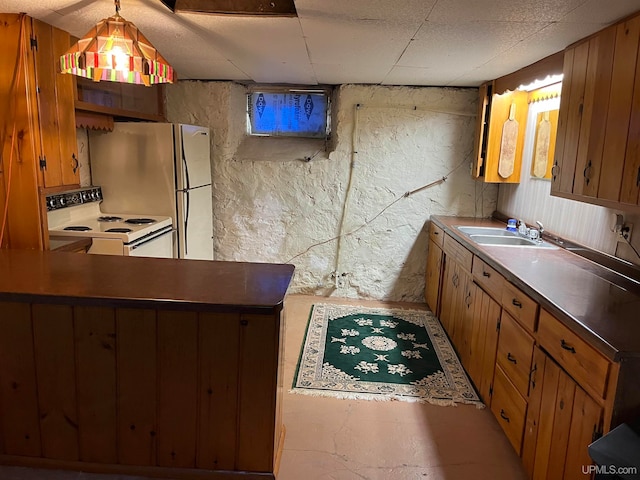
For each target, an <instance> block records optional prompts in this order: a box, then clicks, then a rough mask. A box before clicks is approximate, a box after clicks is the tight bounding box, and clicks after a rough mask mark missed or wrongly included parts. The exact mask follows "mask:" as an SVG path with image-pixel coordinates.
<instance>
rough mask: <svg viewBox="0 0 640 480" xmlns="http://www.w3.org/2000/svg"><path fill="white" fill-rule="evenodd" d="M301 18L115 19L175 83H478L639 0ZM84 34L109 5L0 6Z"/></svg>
mask: <svg viewBox="0 0 640 480" xmlns="http://www.w3.org/2000/svg"><path fill="white" fill-rule="evenodd" d="M295 5H296V9H297V12H298V17H297V18H296V17H251V16H239V15H230V16H229V15H225V16H221V15H210V14H197V13H184V12H178V13H173V12H172V11H171V10H169V9H168V8H167V7H166V6H165V5H163V4H162V2H161V1H160V0H121V7H122V8H121V12H120V13H121V15H122V16H123V17H124V18H125V19H127V20H129V21H132V22H133V23H135V24H136V26H137V27H138V28H139V29H140V31H142V32H143V33H144V35H145V36H146V37H147V38H148V39H149V40H150V41H151V42H152V43H153V44H154V46H155V47H156V48H157V49H158V51H159V52H160V53H161V54H162V55H163V56H164V57H165V58H166V59H167V60H168V61H169V63H171V65H172V66H173V67H174V68H175V69H176V71H177V73H178V78H180V79H190V78H191V79H200V80H235V81H241V82H257V83H274V84H277V83H288V84H303V85H305V84H306V85H315V84H336V85H337V84H343V83H363V84H385V85H433V86H438V85H441V86H477V85H479V84H480V83H481V82H482V81H485V80H489V79H492V78H496V77H499V76H502V75H505V74H507V73H510V72H512V71H514V70H517V69H519V68H522V67H524V66H526V65H529V64H530V63H533V62H535V61H537V60H539V59H541V58H544V57H546V56H548V55H551V54H553V53H555V52H558V51H561V50H563V49H564V48H565V47H566V46H567V45H569V44H571V43H573V42H575V41H576V40H579V39H581V38H584V37H585V36H587V35H589V34H591V33H594V32H596V31H598V30H600V29H601V28H603V27H605V26H606V25H609V24H611V23H613V22H615V21H617V20H619V19H620V18H623V17H625V16H627V15H629V14H632V13H634V12H636V11H638V10H640V1H639V0H606V1H603V0H396V1H389V0H295ZM0 11H3V12H14V13H17V12H26V13H27V14H29V15H31V16H33V17H35V18H38V19H41V20H43V21H45V22H48V23H50V24H52V25H54V26H56V27H59V28H62V29H64V30H67V31H69V32H70V33H71V34H72V35H75V36H78V37H80V36H83V35H84V34H85V33H86V32H87V31H88V30H89V29H90V28H92V27H93V26H94V25H95V24H96V23H97V22H98V21H99V20H101V19H103V18H105V17H108V16H111V15H113V14H114V12H115V7H114V3H113V0H0Z"/></svg>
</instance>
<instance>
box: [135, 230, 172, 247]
mask: <svg viewBox="0 0 640 480" xmlns="http://www.w3.org/2000/svg"><path fill="white" fill-rule="evenodd" d="M173 232H175V229H173V228H169V229H167V230H158V231H157V232H154V233H152V234H149V235H148V236H146V237H143V239H142V241H141V242H138V243H133V244H129V248H130V249H131V250H135V249H136V248H139V247H141V246H142V245H144V244H145V243H149V242H153V241H154V240H157V239H158V238H160V237H162V236H164V235H167V234H171V233H173ZM156 233H157V235H156Z"/></svg>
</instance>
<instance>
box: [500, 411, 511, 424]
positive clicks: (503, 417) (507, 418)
mask: <svg viewBox="0 0 640 480" xmlns="http://www.w3.org/2000/svg"><path fill="white" fill-rule="evenodd" d="M500 416H501V417H502V419H503V420H505V421H506V422H507V423H509V422H511V420H509V417H507V414H506V413H504V410H502V409H500Z"/></svg>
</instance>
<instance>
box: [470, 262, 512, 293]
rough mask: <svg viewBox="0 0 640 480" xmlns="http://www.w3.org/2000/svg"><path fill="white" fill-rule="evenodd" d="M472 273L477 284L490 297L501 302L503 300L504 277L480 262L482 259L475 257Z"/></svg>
mask: <svg viewBox="0 0 640 480" xmlns="http://www.w3.org/2000/svg"><path fill="white" fill-rule="evenodd" d="M472 273H473V279H474V280H475V281H476V283H477V284H478V285H480V286H481V287H482V289H483V290H484V291H485V292H487V293H488V294H489V295H490V296H492V297H493V298H495V299H497V300H498V302H500V301H501V299H502V288H503V284H504V281H505V280H504V277H503V276H502V275H500V274H499V273H498V272H496V271H495V270H494V269H493V268H491V267H490V266H489V265H487V264H486V263H484V262H483V261H482V260H480V257H473V270H472Z"/></svg>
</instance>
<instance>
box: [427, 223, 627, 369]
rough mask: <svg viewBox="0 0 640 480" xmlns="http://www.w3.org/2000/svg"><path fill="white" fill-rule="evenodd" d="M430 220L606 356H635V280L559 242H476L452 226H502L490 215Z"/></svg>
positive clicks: (619, 357) (613, 357)
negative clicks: (539, 245)
mask: <svg viewBox="0 0 640 480" xmlns="http://www.w3.org/2000/svg"><path fill="white" fill-rule="evenodd" d="M431 220H432V221H433V222H434V223H435V224H436V225H438V226H439V227H441V228H443V229H444V230H445V231H446V232H447V233H448V234H450V235H451V236H452V237H454V238H455V239H456V240H458V241H459V242H460V243H462V244H463V245H464V246H465V247H467V248H468V249H469V250H471V252H472V253H473V254H474V255H477V256H479V257H480V258H481V259H482V260H484V261H485V262H486V263H487V264H489V265H490V266H492V267H493V268H495V269H496V270H497V271H499V272H500V273H501V274H502V275H503V276H504V277H505V278H506V279H507V280H509V281H510V282H512V283H513V284H515V285H516V286H518V287H519V288H520V289H521V290H522V291H523V292H525V293H526V294H528V295H529V296H530V297H531V298H533V299H534V300H535V301H537V302H538V303H539V304H540V306H541V307H542V308H544V309H546V310H548V311H549V313H552V314H553V315H554V316H555V317H557V318H558V319H559V320H560V321H562V322H563V323H564V324H565V325H566V326H567V327H568V328H570V329H571V330H572V331H574V332H575V333H576V334H578V335H579V336H580V337H581V338H583V339H584V340H585V341H587V342H589V343H590V344H591V345H593V346H594V347H595V348H597V349H598V350H599V351H600V352H601V353H603V354H604V355H606V356H607V357H608V358H610V359H612V360H616V361H618V360H620V359H621V358H623V357H640V294H639V291H640V286H639V285H638V284H637V283H636V282H633V281H631V280H629V279H626V278H625V277H622V276H619V275H617V274H615V273H614V272H612V271H611V270H609V269H607V268H604V267H602V266H600V265H598V264H596V263H594V262H592V261H590V260H587V259H585V258H582V257H580V256H578V255H576V254H574V253H571V252H569V251H567V250H565V249H563V248H558V249H553V250H552V249H531V248H517V247H500V246H488V245H478V244H477V243H475V242H473V241H472V240H471V239H470V237H468V236H466V235H465V234H463V233H462V232H460V231H459V230H458V229H456V228H455V227H456V226H462V225H474V226H493V227H496V226H498V227H504V226H505V225H504V223H501V222H498V221H496V220H491V219H475V218H465V217H442V216H433V217H431Z"/></svg>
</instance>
